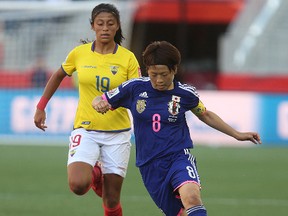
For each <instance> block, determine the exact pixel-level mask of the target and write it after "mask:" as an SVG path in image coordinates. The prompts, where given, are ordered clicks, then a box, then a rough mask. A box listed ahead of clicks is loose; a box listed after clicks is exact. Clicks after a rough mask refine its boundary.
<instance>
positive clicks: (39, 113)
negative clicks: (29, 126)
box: [34, 109, 47, 131]
mask: <svg viewBox="0 0 288 216" xmlns="http://www.w3.org/2000/svg"><path fill="white" fill-rule="evenodd" d="M45 120H46V112H45V110H40V109H36V112H35V115H34V124H35V125H36V127H37V128H39V129H41V130H42V131H45V129H46V128H47V126H46V125H45Z"/></svg>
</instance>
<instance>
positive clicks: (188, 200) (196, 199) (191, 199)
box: [181, 193, 202, 208]
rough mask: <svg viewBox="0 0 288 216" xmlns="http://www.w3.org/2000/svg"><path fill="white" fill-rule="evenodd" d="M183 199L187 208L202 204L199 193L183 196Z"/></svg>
mask: <svg viewBox="0 0 288 216" xmlns="http://www.w3.org/2000/svg"><path fill="white" fill-rule="evenodd" d="M181 201H182V203H183V206H184V207H185V208H188V207H189V208H190V207H192V206H197V205H202V200H201V197H200V196H199V195H196V194H194V193H191V194H188V195H186V196H185V197H181Z"/></svg>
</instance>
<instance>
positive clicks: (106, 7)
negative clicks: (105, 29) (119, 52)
mask: <svg viewBox="0 0 288 216" xmlns="http://www.w3.org/2000/svg"><path fill="white" fill-rule="evenodd" d="M101 12H107V13H111V14H112V15H113V16H114V17H115V18H116V20H117V23H118V25H119V29H118V30H117V32H116V34H115V37H114V41H115V42H116V43H117V44H119V45H121V43H122V40H123V39H125V38H124V36H123V34H122V29H121V22H120V13H119V11H118V9H117V8H116V7H115V6H114V5H112V4H104V3H102V4H99V5H97V6H96V7H94V9H93V10H92V12H91V18H90V24H91V25H93V23H94V20H95V17H96V16H97V15H98V14H99V13H101Z"/></svg>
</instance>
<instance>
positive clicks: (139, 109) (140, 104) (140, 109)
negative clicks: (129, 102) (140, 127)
mask: <svg viewBox="0 0 288 216" xmlns="http://www.w3.org/2000/svg"><path fill="white" fill-rule="evenodd" d="M145 108H146V100H138V101H137V104H136V110H137V112H138V113H142V112H143V111H144V110H145Z"/></svg>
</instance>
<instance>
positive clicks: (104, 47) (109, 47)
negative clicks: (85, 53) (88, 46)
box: [94, 41, 116, 54]
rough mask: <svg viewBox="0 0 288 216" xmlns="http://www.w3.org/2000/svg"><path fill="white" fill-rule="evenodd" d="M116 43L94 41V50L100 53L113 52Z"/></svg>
mask: <svg viewBox="0 0 288 216" xmlns="http://www.w3.org/2000/svg"><path fill="white" fill-rule="evenodd" d="M115 46H116V43H115V42H114V41H113V42H111V43H107V44H104V43H97V41H96V43H95V49H94V52H97V53H100V54H109V53H114V51H115Z"/></svg>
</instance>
